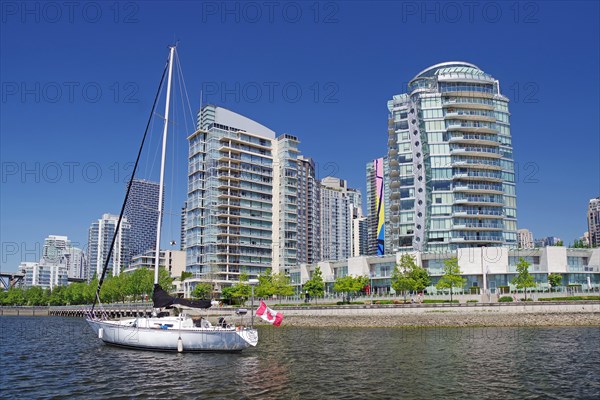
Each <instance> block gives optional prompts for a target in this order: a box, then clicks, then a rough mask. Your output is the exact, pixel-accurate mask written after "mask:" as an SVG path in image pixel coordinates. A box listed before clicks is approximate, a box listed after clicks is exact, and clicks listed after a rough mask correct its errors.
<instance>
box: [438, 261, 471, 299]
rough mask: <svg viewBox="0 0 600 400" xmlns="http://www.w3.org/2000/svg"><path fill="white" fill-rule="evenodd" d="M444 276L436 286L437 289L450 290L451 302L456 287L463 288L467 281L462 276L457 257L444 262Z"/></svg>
mask: <svg viewBox="0 0 600 400" xmlns="http://www.w3.org/2000/svg"><path fill="white" fill-rule="evenodd" d="M442 271H443V275H442V277H441V278H440V280H439V281H438V283H437V284H436V285H435V287H436V288H437V289H450V301H452V292H453V291H454V288H455V287H460V288H462V287H463V286H464V285H465V283H466V282H467V280H466V279H465V278H463V277H462V276H461V271H460V267H459V266H458V259H457V258H456V257H453V258H450V259H448V260H444V267H443V269H442Z"/></svg>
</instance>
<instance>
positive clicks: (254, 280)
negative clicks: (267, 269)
mask: <svg viewBox="0 0 600 400" xmlns="http://www.w3.org/2000/svg"><path fill="white" fill-rule="evenodd" d="M248 283H249V284H250V288H251V289H252V299H251V300H250V328H254V286H255V285H256V284H257V283H258V279H248Z"/></svg>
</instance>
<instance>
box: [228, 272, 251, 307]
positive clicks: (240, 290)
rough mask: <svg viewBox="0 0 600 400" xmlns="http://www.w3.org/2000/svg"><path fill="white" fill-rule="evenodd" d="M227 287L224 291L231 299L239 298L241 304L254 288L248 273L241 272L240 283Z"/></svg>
mask: <svg viewBox="0 0 600 400" xmlns="http://www.w3.org/2000/svg"><path fill="white" fill-rule="evenodd" d="M225 289H226V288H224V289H223V292H226V293H227V296H229V297H228V298H229V299H238V300H239V301H240V304H242V305H243V304H244V303H245V301H246V300H247V299H248V298H249V297H250V295H251V293H252V288H251V287H250V285H249V284H248V274H246V273H241V274H240V279H239V281H238V283H236V284H235V285H233V286H231V287H230V288H229V289H228V290H227V291H225ZM224 295H225V293H224Z"/></svg>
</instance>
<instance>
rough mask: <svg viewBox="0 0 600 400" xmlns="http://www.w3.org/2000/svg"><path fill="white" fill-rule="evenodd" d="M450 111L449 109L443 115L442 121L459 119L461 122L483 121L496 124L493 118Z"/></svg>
mask: <svg viewBox="0 0 600 400" xmlns="http://www.w3.org/2000/svg"><path fill="white" fill-rule="evenodd" d="M450 110H451V109H449V110H448V112H447V113H446V115H444V119H447V120H456V119H461V120H465V121H484V122H491V123H495V122H496V117H495V116H490V115H478V114H466V113H464V112H461V111H452V112H451V111H450Z"/></svg>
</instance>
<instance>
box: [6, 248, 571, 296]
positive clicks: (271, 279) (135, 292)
mask: <svg viewBox="0 0 600 400" xmlns="http://www.w3.org/2000/svg"><path fill="white" fill-rule="evenodd" d="M529 266H530V264H529V263H528V262H527V261H526V260H524V259H523V258H520V259H519V262H518V264H517V266H516V269H517V276H516V277H515V278H514V279H513V280H512V282H511V283H512V284H514V285H515V286H516V287H517V288H518V289H527V288H530V287H534V286H535V281H534V279H533V276H532V275H531V274H529ZM442 272H443V274H442V276H441V277H440V279H439V280H438V282H437V283H436V288H437V289H439V290H445V289H449V290H450V300H451V301H452V294H453V291H454V289H455V288H463V287H464V285H465V284H466V279H465V278H463V277H462V276H461V271H460V267H459V265H458V259H457V258H451V259H448V260H445V261H444V267H443V270H442ZM189 276H190V275H188V273H186V272H184V273H182V276H181V280H182V281H183V280H185V279H186V278H188V277H189ZM561 280H562V277H561V275H560V274H550V275H548V282H549V284H550V285H551V286H552V287H557V286H560V284H561ZM153 283H154V273H153V271H152V270H148V269H146V268H140V269H137V270H135V271H134V272H132V273H130V274H121V275H119V276H110V277H108V278H107V279H105V280H104V284H103V285H102V290H101V291H100V301H101V302H104V303H111V302H121V301H123V302H124V301H126V300H129V301H136V300H142V301H144V300H146V299H147V298H148V297H150V296H151V295H152V290H153ZM159 283H160V285H161V286H162V287H163V288H171V287H172V283H173V278H171V277H170V276H169V273H168V272H167V271H166V270H165V269H164V268H161V269H160V271H159ZM430 284H431V277H430V276H429V273H428V272H427V270H426V269H425V268H423V267H420V266H419V265H417V263H416V262H415V259H414V258H413V257H412V256H411V255H409V254H404V255H402V256H401V257H400V262H399V263H398V264H397V265H396V267H395V268H394V271H393V272H392V277H391V286H392V288H393V289H394V290H395V291H396V293H400V294H402V295H403V296H404V300H405V301H406V297H407V295H408V294H409V293H420V292H422V291H424V290H425V288H426V287H428V286H429V285H430ZM368 285H369V278H368V277H366V276H357V277H354V276H350V275H348V276H344V277H339V278H337V279H336V280H335V282H334V284H333V290H334V291H335V292H337V293H344V294H347V295H348V297H347V301H349V297H350V296H351V295H356V293H358V292H361V291H365V289H366V288H367V287H368ZM97 287H98V280H97V279H96V278H94V279H93V280H92V281H91V282H89V283H73V284H71V285H68V286H56V287H55V288H54V289H53V290H52V291H50V290H44V289H42V288H40V287H39V286H33V287H30V288H28V289H21V288H11V289H10V290H8V291H0V304H1V305H31V306H36V305H47V304H50V305H65V304H90V303H92V302H93V301H94V297H95V295H96V288H97ZM370 289H371V290H372V288H370ZM302 291H303V292H304V293H305V294H307V295H308V297H309V298H314V299H317V298H318V297H321V296H323V294H324V293H325V281H324V280H323V275H322V272H321V269H320V268H319V267H318V266H317V267H316V268H315V271H314V272H313V274H312V276H311V278H310V279H309V280H308V281H307V282H306V283H305V284H304V285H303V287H302ZM526 292H527V291H526V290H525V298H527V293H526ZM251 294H252V288H251V286H250V285H249V284H248V275H247V274H241V275H240V279H239V281H238V283H236V284H235V285H233V286H229V287H224V288H223V290H222V292H221V298H222V299H224V300H226V301H229V302H233V301H237V302H241V303H243V302H244V301H246V300H248V299H249V298H250V296H251ZM293 294H294V288H293V286H292V284H291V281H290V277H289V276H286V275H285V274H284V273H283V272H279V273H277V274H272V273H271V271H270V270H267V271H266V272H265V273H264V274H261V275H259V276H258V284H257V285H256V287H255V288H254V295H255V296H256V297H258V298H269V297H273V296H280V297H285V296H292V295H293ZM192 296H193V297H194V298H198V299H207V298H214V297H216V293H215V291H214V288H213V285H212V284H210V283H204V282H202V283H198V284H197V285H196V286H195V288H194V290H193V292H192Z"/></svg>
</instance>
